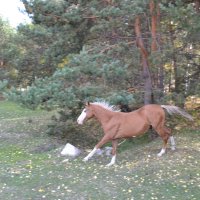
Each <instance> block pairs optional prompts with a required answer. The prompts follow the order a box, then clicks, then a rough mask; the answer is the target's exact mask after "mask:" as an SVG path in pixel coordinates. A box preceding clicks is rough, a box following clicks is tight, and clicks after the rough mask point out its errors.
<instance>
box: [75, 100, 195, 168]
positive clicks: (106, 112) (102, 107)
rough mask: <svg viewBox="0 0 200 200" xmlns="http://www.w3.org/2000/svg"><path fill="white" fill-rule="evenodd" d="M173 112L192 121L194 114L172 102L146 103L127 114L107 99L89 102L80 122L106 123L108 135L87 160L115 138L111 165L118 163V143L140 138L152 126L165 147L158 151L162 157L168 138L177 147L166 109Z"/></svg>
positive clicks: (106, 133)
mask: <svg viewBox="0 0 200 200" xmlns="http://www.w3.org/2000/svg"><path fill="white" fill-rule="evenodd" d="M164 109H165V110H166V111H167V112H168V113H169V114H179V115H181V116H183V117H185V118H187V119H189V120H193V119H192V116H191V115H189V114H188V113H186V112H185V111H184V110H182V109H181V108H179V107H176V106H170V105H156V104H149V105H145V106H143V107H141V108H139V109H137V110H135V111H133V112H129V113H123V112H120V111H119V110H116V108H115V107H114V106H111V105H109V104H108V103H106V102H94V103H89V102H88V103H86V105H85V108H84V109H83V111H82V113H81V114H80V116H79V117H78V119H77V122H78V124H83V122H84V120H87V119H90V118H93V117H94V118H96V119H97V120H98V121H99V122H100V123H101V125H102V128H103V130H104V136H103V138H102V139H101V140H100V141H99V143H98V144H97V145H96V146H95V147H94V149H93V150H92V151H91V152H90V153H89V154H88V155H87V156H86V157H85V158H84V159H83V160H84V161H88V160H89V159H90V158H91V157H92V156H93V155H94V154H95V152H96V151H97V149H99V148H101V147H102V145H104V144H105V143H107V142H109V141H112V159H111V161H110V163H109V164H108V165H107V166H111V165H113V164H115V161H116V149H117V143H118V140H119V139H120V138H130V137H136V136H138V135H141V134H143V133H145V132H146V131H147V130H148V129H149V127H150V126H152V127H153V128H154V129H155V131H156V132H157V133H158V134H159V135H160V136H161V138H162V140H163V147H162V149H161V151H160V153H158V156H162V155H163V154H164V153H165V151H166V147H167V142H168V139H170V142H171V149H172V150H175V141H174V137H173V136H172V135H171V130H170V129H169V128H167V127H165V125H164V123H165V112H164Z"/></svg>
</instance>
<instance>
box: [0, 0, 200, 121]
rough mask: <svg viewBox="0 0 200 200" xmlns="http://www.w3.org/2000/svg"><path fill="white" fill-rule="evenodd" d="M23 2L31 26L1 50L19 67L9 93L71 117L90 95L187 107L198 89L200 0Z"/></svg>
mask: <svg viewBox="0 0 200 200" xmlns="http://www.w3.org/2000/svg"><path fill="white" fill-rule="evenodd" d="M22 2H23V3H24V5H25V8H26V12H27V13H28V14H29V16H30V17H31V18H32V24H29V25H20V26H19V27H18V29H17V32H16V33H15V34H14V40H13V39H9V43H8V42H7V39H5V40H4V41H3V44H1V45H5V44H6V45H8V44H12V45H13V46H12V48H11V47H4V46H3V49H4V52H1V55H0V56H1V58H0V59H1V60H2V61H3V67H1V70H2V71H4V70H5V67H6V69H7V70H8V71H9V73H13V72H15V73H14V74H15V76H13V77H12V78H11V79H10V81H9V85H10V87H11V86H14V88H12V89H11V90H10V91H9V93H7V96H8V97H9V98H11V99H14V100H16V101H18V102H21V103H23V104H24V105H26V106H28V107H30V108H36V107H38V106H41V107H43V108H47V109H53V108H61V109H64V110H67V111H68V117H70V118H71V117H73V116H76V112H77V110H78V109H79V108H80V107H81V105H82V103H83V101H85V100H95V99H97V98H104V99H107V100H109V101H110V102H111V103H113V104H121V105H122V104H130V105H137V104H143V103H145V104H146V103H152V102H157V103H163V102H166V101H174V103H175V104H179V105H183V104H184V101H185V99H186V98H187V97H188V96H190V95H199V91H200V80H199V77H200V65H199V63H200V62H199V61H200V46H199V40H200V39H199V33H200V5H199V1H198V0H194V1H192V0H191V1H186V0H184V1H181V0H177V1H170V0H162V1H157V0H143V1H141V0H134V1H133V0H120V1H118V0H102V1H97V0H92V1H85V0H78V1H77V0H75V1H67V0H59V1H55V0H49V1H44V0H22ZM6 26H7V27H8V25H6ZM2 34H4V35H6V36H7V35H8V34H7V33H5V32H3V33H2ZM11 38H12V37H11ZM16 47H17V48H16ZM10 49H12V54H11V53H10ZM5 53H8V54H9V56H8V55H7V54H6V55H5ZM3 76H4V78H6V79H7V76H6V75H5V74H4V75H3ZM13 80H15V81H14V82H12V81H13Z"/></svg>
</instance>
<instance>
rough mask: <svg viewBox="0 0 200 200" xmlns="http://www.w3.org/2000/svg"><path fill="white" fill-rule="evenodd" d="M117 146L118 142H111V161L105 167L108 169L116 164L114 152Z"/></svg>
mask: <svg viewBox="0 0 200 200" xmlns="http://www.w3.org/2000/svg"><path fill="white" fill-rule="evenodd" d="M117 144H118V140H117V139H115V140H112V159H111V161H110V163H108V164H107V165H106V166H108V167H110V166H111V165H114V164H115V162H116V151H117Z"/></svg>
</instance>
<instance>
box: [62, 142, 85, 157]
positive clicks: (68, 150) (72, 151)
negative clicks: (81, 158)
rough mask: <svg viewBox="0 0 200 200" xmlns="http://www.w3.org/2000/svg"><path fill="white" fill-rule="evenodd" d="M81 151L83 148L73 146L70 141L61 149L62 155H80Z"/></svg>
mask: <svg viewBox="0 0 200 200" xmlns="http://www.w3.org/2000/svg"><path fill="white" fill-rule="evenodd" d="M80 153H81V150H80V149H78V148H77V147H75V146H73V145H72V144H70V143H67V144H66V145H65V147H64V149H63V150H62V151H61V155H63V156H66V155H68V156H74V157H75V156H78V155H79V154H80Z"/></svg>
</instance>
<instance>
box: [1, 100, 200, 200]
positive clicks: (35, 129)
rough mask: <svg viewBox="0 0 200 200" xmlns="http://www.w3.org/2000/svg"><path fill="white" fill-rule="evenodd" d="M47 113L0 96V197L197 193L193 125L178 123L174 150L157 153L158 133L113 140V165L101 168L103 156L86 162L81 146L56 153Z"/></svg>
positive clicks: (180, 196)
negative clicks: (76, 152) (73, 153)
mask: <svg viewBox="0 0 200 200" xmlns="http://www.w3.org/2000/svg"><path fill="white" fill-rule="evenodd" d="M49 118H50V114H49V113H47V112H44V111H40V110H37V111H30V110H27V109H23V108H21V107H19V106H17V105H15V104H13V103H10V102H0V127H1V130H0V139H1V143H0V161H1V162H0V180H1V181H0V199H6V200H11V199H12V200H19V199H20V200H29V199H32V200H41V199H47V200H58V199H61V200H66V199H67V200H68V199H69V200H82V199H83V200H89V199H91V200H93V199H94V200H96V199H97V200H101V199H102V200H104V199H117V200H126V199H127V200H128V199H134V200H142V199H144V200H151V199H152V200H153V199H154V200H156V199H159V200H160V199H164V200H165V199H166V200H173V199H176V200H198V199H199V197H200V163H199V162H200V142H199V141H200V140H199V139H200V131H199V127H192V126H191V128H189V129H187V130H186V129H185V128H184V129H181V128H180V127H179V129H178V130H176V131H175V138H176V141H177V150H176V151H171V150H170V149H168V151H167V154H165V155H164V156H163V157H161V158H158V157H157V156H156V154H157V153H158V152H159V150H160V147H161V144H162V141H161V139H160V138H157V139H155V140H154V141H152V142H149V141H148V139H147V137H146V136H144V137H141V138H138V139H133V140H127V141H126V142H124V143H123V144H121V145H120V146H119V154H118V157H117V165H115V166H113V167H110V168H107V167H105V164H107V163H108V162H109V161H110V157H106V156H104V157H102V156H98V157H95V158H94V159H92V160H90V161H89V162H87V163H84V162H82V158H83V157H84V156H85V155H86V152H85V151H83V153H82V154H81V155H80V156H79V157H77V158H76V159H72V158H66V157H61V156H60V151H61V149H62V147H63V146H62V145H60V144H59V143H57V142H56V141H55V139H52V138H50V137H48V136H47V135H45V129H46V124H48V122H49ZM184 125H185V124H184ZM42 147H44V148H42ZM91 148H92V146H91Z"/></svg>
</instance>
